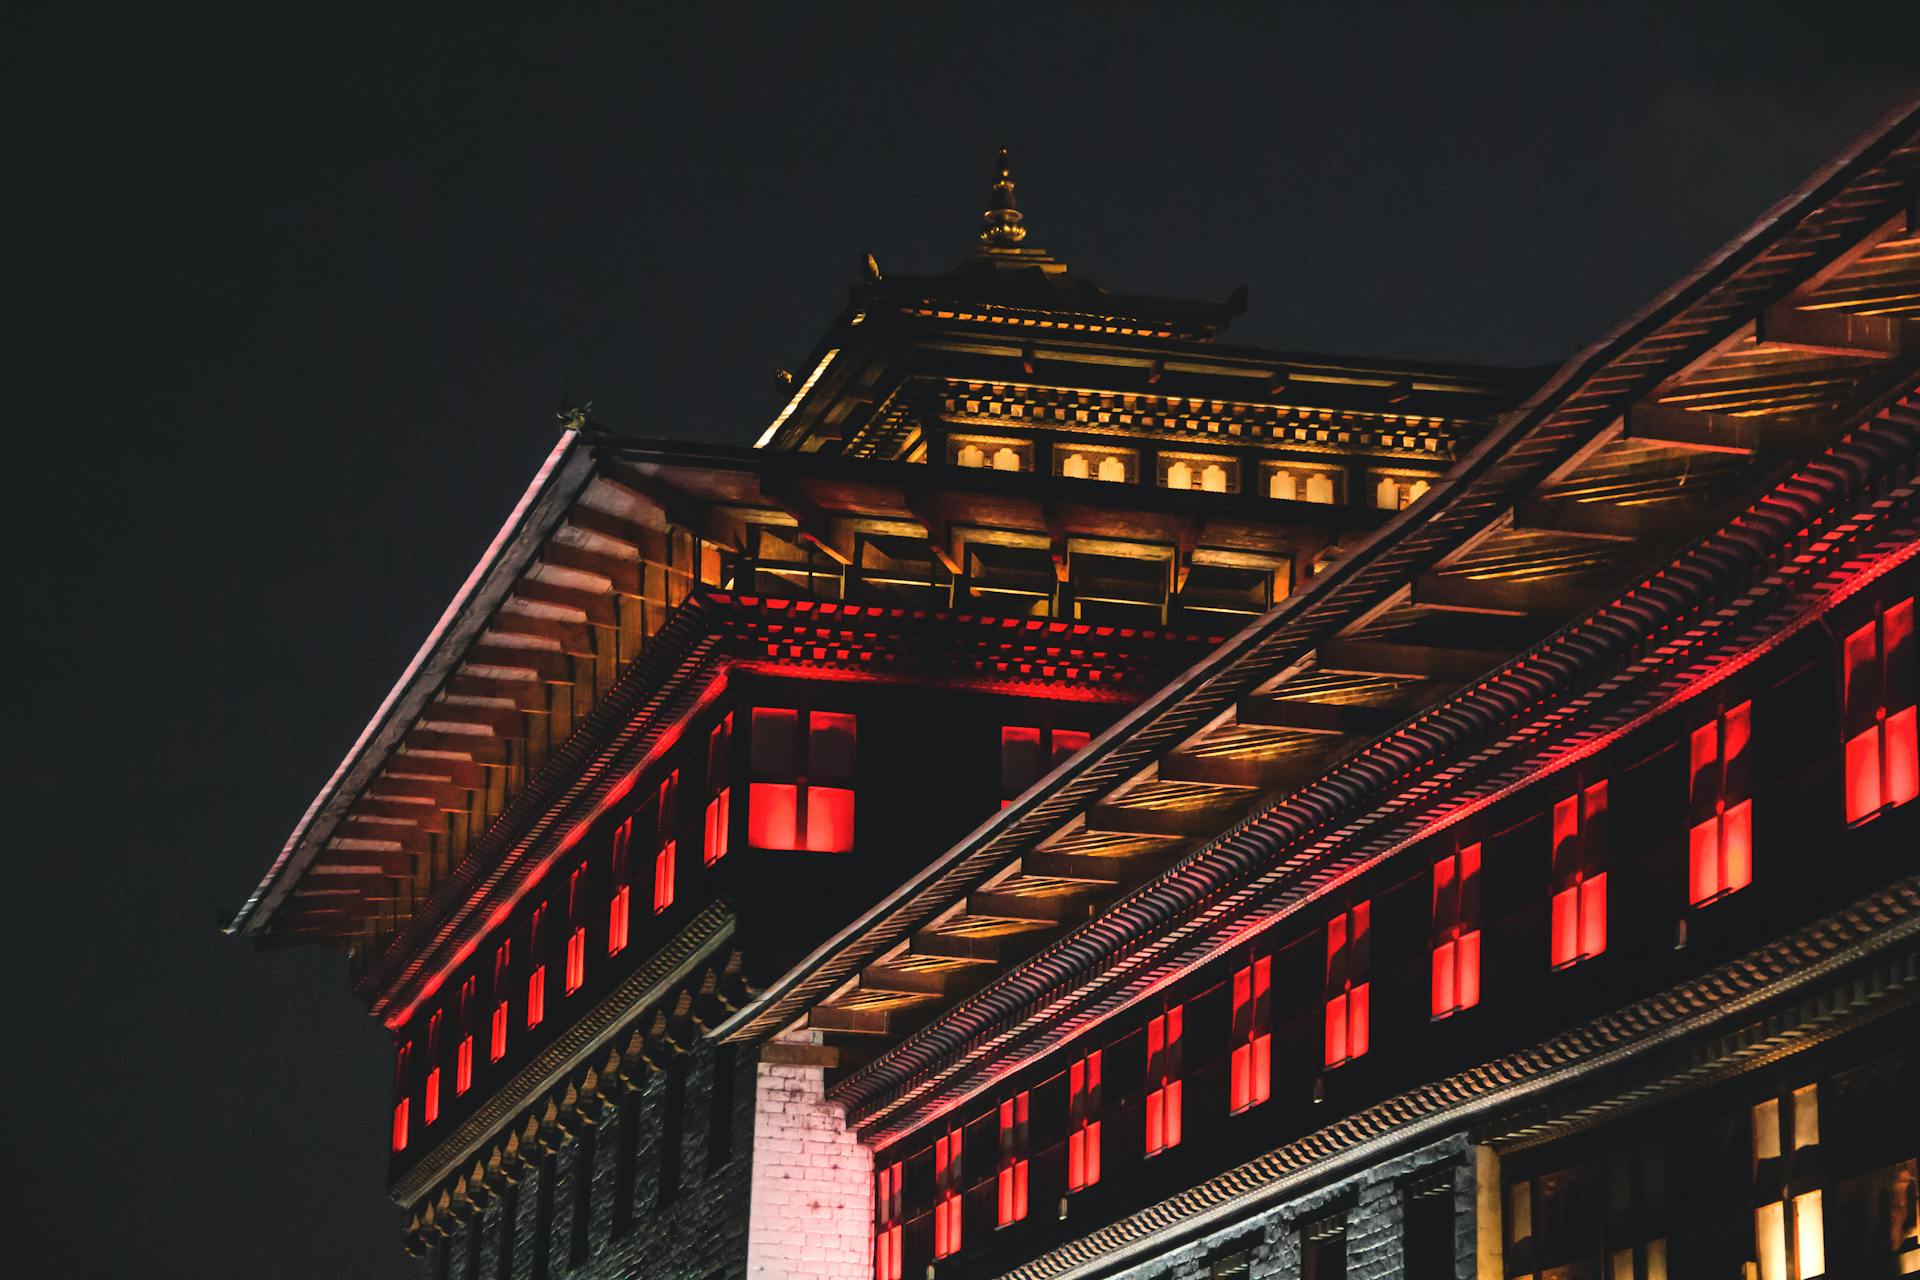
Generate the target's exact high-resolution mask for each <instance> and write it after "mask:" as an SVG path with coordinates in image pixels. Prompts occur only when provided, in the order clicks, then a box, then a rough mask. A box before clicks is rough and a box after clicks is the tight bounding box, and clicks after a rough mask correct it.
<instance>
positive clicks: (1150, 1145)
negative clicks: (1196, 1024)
mask: <svg viewBox="0 0 1920 1280" xmlns="http://www.w3.org/2000/svg"><path fill="white" fill-rule="evenodd" d="M1185 1021H1186V1008H1185V1006H1184V1005H1177V1004H1176V1005H1174V1006H1173V1007H1172V1008H1171V1009H1168V1010H1167V1011H1166V1012H1165V1013H1162V1014H1159V1015H1158V1016H1156V1017H1153V1018H1150V1019H1148V1021H1147V1154H1148V1155H1150V1156H1157V1155H1159V1154H1160V1153H1161V1152H1162V1151H1166V1150H1168V1149H1169V1148H1172V1147H1177V1146H1179V1145H1180V1130H1181V1112H1180V1049H1181V1040H1182V1036H1181V1034H1180V1033H1181V1028H1182V1026H1183V1024H1184V1023H1185Z"/></svg>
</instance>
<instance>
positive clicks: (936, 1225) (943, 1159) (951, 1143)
mask: <svg viewBox="0 0 1920 1280" xmlns="http://www.w3.org/2000/svg"><path fill="white" fill-rule="evenodd" d="M964 1132H965V1131H964V1130H961V1129H954V1130H951V1131H949V1132H947V1133H943V1134H941V1135H940V1137H938V1138H937V1139H935V1140H934V1144H933V1182H934V1191H935V1193H936V1194H937V1195H938V1197H939V1199H938V1200H936V1201H935V1203H934V1206H933V1256H934V1257H936V1258H948V1257H952V1256H953V1255H954V1254H956V1253H958V1252H960V1227H961V1221H960V1206H961V1200H960V1139H961V1134H962V1133H964Z"/></svg>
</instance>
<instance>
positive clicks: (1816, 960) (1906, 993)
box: [1003, 876, 1920, 1280]
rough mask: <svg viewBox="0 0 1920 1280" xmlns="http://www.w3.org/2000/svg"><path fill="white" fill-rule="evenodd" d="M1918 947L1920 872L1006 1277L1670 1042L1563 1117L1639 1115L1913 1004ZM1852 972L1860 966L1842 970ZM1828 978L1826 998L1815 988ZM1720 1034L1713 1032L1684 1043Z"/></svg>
mask: <svg viewBox="0 0 1920 1280" xmlns="http://www.w3.org/2000/svg"><path fill="white" fill-rule="evenodd" d="M1916 940H1920V877H1916V876H1909V877H1907V878H1905V879H1902V880H1899V881H1896V882H1895V883H1894V884H1891V885H1889V886H1887V887H1886V888H1884V889H1881V890H1879V891H1877V892H1875V893H1873V894H1870V895H1869V896H1867V897H1865V898H1863V899H1861V900H1860V901H1858V902H1856V903H1854V904H1853V905H1851V906H1849V907H1846V908H1844V909H1842V910H1841V911H1838V912H1836V913H1834V914H1833V915H1830V916H1828V917H1826V918H1825V919H1823V920H1820V921H1818V922H1816V923H1814V924H1812V925H1809V926H1807V927H1805V928H1803V929H1799V930H1796V931H1795V932H1793V933H1791V934H1788V935H1787V936H1785V937H1782V938H1780V939H1777V940H1776V941H1774V942H1772V943H1769V944H1768V945H1766V946H1764V947H1761V948H1758V949H1757V950H1755V951H1752V952H1750V953H1748V954H1747V955H1745V956H1742V957H1740V958H1739V959H1737V960H1733V961H1730V962H1728V963H1727V964H1724V965H1721V966H1719V967H1717V968H1715V969H1713V970H1711V971H1709V972H1707V973H1705V974H1702V975H1701V976H1700V977H1698V978H1695V979H1693V980H1691V981H1689V982H1685V983H1681V984H1679V985H1678V986H1675V987H1671V988H1669V989H1667V990H1666V991H1663V992H1661V993H1659V994H1658V995H1655V996H1651V997H1649V998H1647V999H1645V1000H1641V1001H1638V1002H1636V1003H1634V1004H1631V1005H1628V1006H1626V1007H1625V1008H1623V1009H1620V1010H1618V1011H1616V1012H1614V1013H1610V1014H1605V1015H1603V1016H1601V1017H1599V1018H1595V1019H1593V1020H1592V1021H1590V1022H1587V1023H1585V1024H1583V1025H1581V1026H1579V1027H1576V1028H1573V1029H1572V1030H1569V1031H1566V1032H1563V1033H1562V1034H1560V1035H1557V1036H1555V1037H1553V1038H1552V1039H1550V1040H1546V1041H1543V1042H1542V1043H1540V1044H1538V1045H1535V1046H1533V1047H1532V1048H1529V1049H1525V1050H1521V1051H1519V1052H1517V1053H1512V1054H1508V1055H1506V1056H1505V1057H1502V1058H1499V1059H1496V1060H1494V1061H1492V1062H1487V1063H1483V1064H1481V1065H1480V1066H1477V1067H1473V1068H1470V1069H1469V1070H1466V1071H1462V1072H1459V1073H1457V1074H1455V1075H1452V1076H1448V1077H1447V1078H1445V1079H1443V1080H1438V1081H1434V1082H1432V1083H1430V1084H1426V1085H1422V1086H1421V1087H1419V1088H1418V1089H1414V1090H1410V1091H1408V1092H1406V1093H1402V1094H1400V1095H1398V1096H1396V1097H1393V1098H1389V1099H1387V1100H1386V1101H1384V1102H1380V1103H1377V1104H1375V1105H1373V1106H1371V1107H1368V1108H1366V1109H1364V1110H1362V1111H1359V1112H1356V1113H1355V1114H1353V1115H1351V1116H1348V1117H1346V1118H1345V1119H1342V1120H1340V1121H1337V1122H1335V1123H1334V1124H1331V1125H1328V1126H1326V1127H1325V1128H1322V1129H1319V1130H1316V1131H1315V1132H1313V1133H1310V1134H1307V1135H1305V1136H1303V1137H1300V1138H1298V1139H1295V1140H1294V1141H1292V1142H1289V1143H1286V1144H1285V1145H1283V1146H1280V1147H1277V1148H1275V1149H1274V1150H1273V1151H1270V1152H1268V1153H1267V1154H1266V1155H1263V1156H1260V1157H1258V1158H1257V1159H1254V1160H1250V1161H1248V1162H1247V1163H1245V1164H1243V1165H1240V1166H1238V1167H1236V1168H1233V1169H1230V1170H1227V1171H1226V1172H1224V1173H1221V1174H1218V1175H1216V1176H1214V1177H1212V1178H1209V1179H1207V1180H1206V1181H1204V1182H1201V1183H1199V1184H1197V1185H1196V1186H1194V1187H1191V1188H1189V1189H1188V1190H1185V1191H1182V1192H1180V1193H1179V1194H1178V1195H1175V1196H1171V1197H1169V1198H1168V1199H1166V1200H1163V1201H1161V1202H1159V1203H1158V1204H1155V1205H1152V1206H1149V1207H1148V1208H1145V1209H1142V1210H1140V1211H1138V1212H1136V1213H1132V1214H1129V1215H1128V1216H1127V1217H1125V1218H1122V1219H1120V1220H1119V1221H1117V1222H1114V1223H1111V1224H1109V1225H1107V1226H1105V1227H1101V1228H1099V1229H1097V1230H1095V1231H1092V1232H1089V1233H1088V1234H1087V1235H1085V1236H1082V1237H1081V1238H1080V1239H1078V1240H1074V1241H1072V1242H1070V1243H1068V1244H1065V1245H1062V1246H1060V1247H1059V1248H1057V1249H1054V1250H1051V1251H1050V1252H1048V1253H1045V1254H1043V1255H1041V1256H1040V1257H1038V1258H1036V1259H1034V1260H1033V1261H1031V1262H1028V1263H1025V1264H1024V1265H1022V1266H1019V1267H1015V1268H1013V1269H1012V1270H1010V1271H1007V1272H1005V1273H1004V1275H1003V1280H1090V1278H1091V1277H1093V1276H1096V1275H1099V1274H1102V1273H1103V1272H1105V1271H1108V1270H1110V1269H1118V1268H1120V1267H1122V1266H1125V1265H1127V1264H1129V1263H1131V1262H1133V1261H1135V1260H1137V1259H1138V1258H1139V1256H1140V1255H1141V1254H1143V1253H1147V1252H1150V1251H1158V1250H1162V1249H1165V1248H1169V1247H1172V1246H1173V1245H1174V1244H1175V1243H1177V1242H1178V1241H1180V1240H1182V1239H1185V1238H1188V1237H1191V1236H1193V1235H1195V1234H1197V1233H1199V1232H1202V1231H1206V1230H1211V1229H1214V1228H1217V1227H1219V1226H1221V1225H1223V1224H1224V1223H1225V1222H1226V1221H1227V1220H1229V1219H1235V1218H1242V1217H1245V1216H1247V1215H1249V1214H1252V1213H1255V1212H1258V1211H1259V1210H1261V1209H1262V1208H1265V1207H1266V1206H1268V1205H1271V1204H1273V1203H1274V1202H1276V1201H1279V1200H1282V1199H1286V1198H1289V1197H1291V1196H1294V1195H1296V1194H1299V1193H1300V1192H1301V1191H1302V1190H1303V1189H1305V1188H1306V1187H1307V1186H1308V1185H1310V1184H1314V1183H1319V1182H1324V1181H1328V1180H1331V1179H1333V1178H1335V1177H1337V1176H1340V1175H1341V1174H1342V1173H1343V1171H1345V1170H1347V1169H1350V1168H1352V1167H1353V1166H1355V1165H1358V1164H1361V1163H1367V1162H1372V1161H1376V1160H1379V1159H1381V1158H1383V1156H1384V1155H1385V1154H1386V1153H1387V1151H1388V1150H1390V1149H1392V1148H1398V1147H1402V1146H1406V1145H1409V1144H1413V1143H1418V1142H1427V1141H1432V1140H1433V1139H1434V1138H1435V1137H1437V1136H1438V1134H1437V1132H1436V1131H1437V1130H1441V1129H1444V1128H1453V1127H1459V1126H1464V1125H1475V1124H1479V1125H1482V1126H1485V1125H1488V1124H1489V1123H1490V1122H1491V1126H1492V1128H1493V1130H1494V1132H1496V1133H1498V1132H1500V1126H1499V1125H1498V1123H1497V1116H1498V1114H1499V1112H1500V1111H1501V1110H1502V1109H1504V1108H1510V1107H1513V1106H1515V1105H1519V1104H1522V1103H1525V1102H1529V1101H1532V1100H1535V1099H1537V1098H1539V1097H1540V1096H1542V1095H1544V1094H1548V1093H1552V1092H1557V1091H1561V1090H1565V1089H1568V1088H1571V1087H1574V1086H1577V1085H1578V1084H1580V1083H1581V1082H1583V1081H1586V1080H1589V1079H1591V1078H1592V1077H1593V1076H1594V1075H1596V1074H1597V1073H1600V1072H1604V1071H1607V1070H1608V1069H1609V1068H1613V1067H1616V1066H1619V1065H1621V1064H1623V1063H1626V1062H1627V1061H1628V1060H1630V1059H1633V1058H1644V1057H1645V1056H1646V1055H1648V1054H1650V1053H1652V1052H1653V1051H1654V1050H1656V1049H1659V1048H1670V1047H1677V1049H1678V1050H1679V1058H1678V1060H1676V1061H1673V1062H1670V1063H1667V1064H1663V1066H1662V1067H1661V1068H1660V1069H1659V1070H1658V1074H1657V1076H1656V1077H1655V1078H1653V1079H1650V1080H1647V1081H1644V1082H1642V1083H1641V1084H1639V1085H1638V1086H1636V1087H1635V1088H1634V1089H1632V1090H1628V1091H1621V1092H1620V1093H1619V1094H1617V1095H1614V1096H1612V1097H1610V1099H1609V1100H1608V1101H1607V1102H1606V1103H1603V1104H1597V1105H1596V1106H1594V1107H1589V1108H1587V1109H1585V1110H1583V1111H1579V1112H1575V1113H1572V1114H1570V1115H1569V1116H1568V1117H1567V1120H1566V1123H1567V1124H1568V1125H1574V1124H1578V1123H1580V1122H1582V1121H1585V1122H1586V1123H1592V1122H1593V1121H1595V1120H1597V1119H1598V1118H1599V1114H1600V1112H1601V1111H1602V1110H1620V1109H1624V1108H1626V1107H1628V1106H1632V1107H1640V1106H1645V1105H1647V1104H1649V1103H1651V1102H1653V1101H1656V1100H1658V1099H1661V1098H1665V1097H1670V1096H1673V1095H1674V1094H1675V1093H1679V1092H1684V1091H1690V1090H1692V1089H1697V1088H1699V1087H1702V1086H1703V1085H1705V1084H1707V1083H1710V1082H1712V1081H1713V1080H1716V1079H1720V1078H1722V1077H1724V1076H1725V1075H1730V1074H1735V1073H1737V1072H1740V1071H1744V1070H1750V1069H1752V1068H1753V1067H1755V1066H1757V1065H1759V1064H1760V1063H1762V1062H1764V1061H1769V1060H1773V1059H1775V1058H1778V1057H1781V1056H1784V1055H1786V1054H1790V1053H1794V1052H1798V1051H1800V1050H1802V1049H1805V1048H1808V1047H1810V1046H1811V1045H1813V1044H1815V1043H1819V1042H1820V1041H1821V1040H1824V1039H1826V1038H1829V1037H1831V1036H1833V1035H1836V1034H1838V1033H1839V1032H1840V1031H1841V1030H1843V1029H1850V1028H1852V1027H1855V1026H1859V1025H1861V1024H1863V1023H1865V1022H1866V1021H1868V1020H1869V1019H1872V1018H1876V1017H1879V1016H1882V1015H1884V1014H1886V1013H1890V1012H1893V1011H1896V1010H1898V1009H1901V1008H1905V1007H1907V1006H1909V1005H1911V1004H1912V1003H1914V1001H1915V1000H1916V998H1920V950H1915V949H1914V948H1913V944H1914V942H1915V941H1916ZM1876 960H1878V961H1879V963H1877V964H1875V963H1873V962H1874V961H1876ZM1856 965H1871V968H1869V969H1866V970H1863V971H1861V972H1859V973H1857V974H1853V975H1848V974H1847V973H1846V971H1847V970H1849V969H1851V968H1853V967H1854V966H1856ZM1829 981H1833V982H1834V985H1833V986H1832V987H1830V988H1829V989H1828V990H1826V991H1824V992H1817V991H1815V990H1814V989H1815V988H1816V987H1818V986H1819V985H1820V984H1822V983H1827V982H1829ZM1768 1005H1774V1006H1776V1007H1775V1008H1773V1009H1772V1010H1771V1011H1769V1010H1767V1009H1766V1006H1768ZM1755 1014H1760V1015H1762V1016H1761V1017H1759V1018H1758V1019H1757V1020H1755V1021H1752V1022H1750V1023H1748V1024H1747V1025H1745V1026H1740V1027H1729V1026H1728V1025H1727V1024H1729V1023H1730V1022H1732V1021H1733V1020H1735V1019H1739V1018H1750V1017H1753V1015H1755ZM1720 1028H1725V1030H1724V1033H1723V1034H1722V1035H1721V1036H1720V1037H1719V1038H1718V1039H1715V1040H1711V1041H1702V1040H1698V1039H1693V1038H1695V1037H1699V1036H1701V1035H1703V1034H1705V1033H1709V1032H1712V1031H1714V1030H1716V1029H1720ZM1689 1039H1691V1040H1692V1042H1691V1043H1690V1044H1679V1042H1681V1041H1683V1040H1689ZM1561 1132H1562V1131H1561V1130H1558V1129H1553V1128H1550V1127H1542V1128H1539V1129H1530V1130H1524V1131H1515V1132H1513V1133H1511V1134H1509V1135H1507V1138H1506V1140H1507V1141H1509V1142H1512V1143H1514V1144H1515V1145H1525V1144H1529V1143H1530V1142H1535V1141H1546V1140H1548V1139H1550V1138H1552V1137H1558V1136H1561Z"/></svg>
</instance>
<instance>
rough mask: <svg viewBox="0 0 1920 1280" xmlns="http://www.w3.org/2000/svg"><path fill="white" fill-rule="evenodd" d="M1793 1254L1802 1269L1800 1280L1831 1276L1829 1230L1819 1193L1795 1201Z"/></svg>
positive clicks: (1812, 1193)
mask: <svg viewBox="0 0 1920 1280" xmlns="http://www.w3.org/2000/svg"><path fill="white" fill-rule="evenodd" d="M1793 1252H1794V1259H1795V1261H1796V1262H1797V1263H1798V1264H1799V1269H1800V1274H1799V1276H1798V1280H1813V1278H1814V1277H1815V1276H1823V1275H1825V1274H1826V1273H1827V1230H1826V1222H1825V1220H1824V1218H1823V1217H1822V1215H1821V1210H1820V1193H1819V1191H1817V1190H1815V1191H1805V1192H1802V1193H1801V1194H1799V1195H1797V1196H1795V1197H1794V1198H1793Z"/></svg>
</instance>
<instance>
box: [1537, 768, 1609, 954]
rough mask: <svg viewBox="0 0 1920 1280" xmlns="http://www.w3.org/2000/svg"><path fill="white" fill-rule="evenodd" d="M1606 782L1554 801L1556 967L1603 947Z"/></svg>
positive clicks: (1605, 943) (1554, 938)
mask: <svg viewBox="0 0 1920 1280" xmlns="http://www.w3.org/2000/svg"><path fill="white" fill-rule="evenodd" d="M1606 821H1607V784H1606V783H1605V782H1596V783H1594V784H1592V785H1591V786H1588V787H1585V788H1583V789H1582V790H1580V791H1579V792H1576V793H1575V794H1573V795H1570V796H1566V797H1564V798H1563V799H1561V800H1560V801H1558V802H1557V803H1555V805H1554V806H1553V873H1552V874H1553V898H1552V903H1551V907H1552V911H1551V915H1552V920H1551V934H1552V939H1551V946H1552V962H1553V967H1554V968H1556V969H1559V968H1565V967H1567V966H1569V965H1573V964H1578V963H1579V962H1580V961H1582V960H1591V959H1593V958H1594V957H1595V956H1597V955H1599V954H1600V953H1601V952H1603V951H1605V950H1606V949H1607V873H1606V870H1605V868H1606V851H1607V842H1606Z"/></svg>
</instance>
